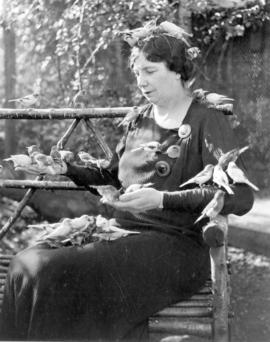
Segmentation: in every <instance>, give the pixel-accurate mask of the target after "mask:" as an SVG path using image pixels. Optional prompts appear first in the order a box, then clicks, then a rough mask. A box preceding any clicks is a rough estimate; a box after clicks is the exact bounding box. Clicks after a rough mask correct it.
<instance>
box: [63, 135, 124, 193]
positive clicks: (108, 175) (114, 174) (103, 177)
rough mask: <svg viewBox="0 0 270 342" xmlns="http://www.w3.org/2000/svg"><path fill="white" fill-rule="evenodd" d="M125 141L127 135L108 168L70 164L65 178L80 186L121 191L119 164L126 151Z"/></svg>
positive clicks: (118, 145) (118, 146)
mask: <svg viewBox="0 0 270 342" xmlns="http://www.w3.org/2000/svg"><path fill="white" fill-rule="evenodd" d="M125 141H126V135H124V136H123V137H122V139H121V140H120V142H119V143H118V144H117V146H116V149H115V152H114V154H113V156H112V159H111V161H110V163H109V165H108V166H107V167H106V168H102V167H97V166H94V165H93V166H91V167H83V166H79V165H74V164H68V165H67V172H66V174H65V176H67V177H69V178H70V179H71V180H72V181H73V182H74V183H75V184H77V185H80V186H86V187H87V186H91V185H113V186H115V187H116V188H118V189H119V188H120V187H121V183H120V181H119V179H118V163H119V158H120V156H121V155H122V153H123V151H124V149H125ZM93 193H96V191H93Z"/></svg>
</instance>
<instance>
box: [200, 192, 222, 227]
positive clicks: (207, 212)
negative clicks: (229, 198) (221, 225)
mask: <svg viewBox="0 0 270 342" xmlns="http://www.w3.org/2000/svg"><path fill="white" fill-rule="evenodd" d="M224 195H225V193H224V191H222V190H218V191H217V192H216V193H215V195H214V197H213V198H212V200H211V201H210V202H209V203H208V204H207V206H206V207H205V208H204V209H203V211H202V214H201V215H200V216H199V217H198V218H197V220H196V221H195V223H197V222H199V221H200V220H202V219H203V218H205V217H209V219H210V220H213V219H214V218H215V217H216V216H217V215H218V214H219V213H220V212H221V210H222V208H223V206H224Z"/></svg>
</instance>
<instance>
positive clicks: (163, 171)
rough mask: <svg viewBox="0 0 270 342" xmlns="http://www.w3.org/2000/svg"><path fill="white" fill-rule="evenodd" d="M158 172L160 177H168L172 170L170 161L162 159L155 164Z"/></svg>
mask: <svg viewBox="0 0 270 342" xmlns="http://www.w3.org/2000/svg"><path fill="white" fill-rule="evenodd" d="M155 168H156V172H157V174H158V175H159V176H160V177H166V176H168V174H169V173H170V172H171V168H170V165H169V163H167V162H166V161H164V160H160V161H158V162H157V163H156V165H155Z"/></svg>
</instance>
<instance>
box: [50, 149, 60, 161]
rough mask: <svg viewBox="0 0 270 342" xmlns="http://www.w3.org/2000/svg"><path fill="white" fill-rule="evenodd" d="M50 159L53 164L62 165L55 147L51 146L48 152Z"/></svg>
mask: <svg viewBox="0 0 270 342" xmlns="http://www.w3.org/2000/svg"><path fill="white" fill-rule="evenodd" d="M50 157H51V158H52V160H53V162H54V163H56V164H60V165H62V157H61V153H60V151H59V150H58V147H57V146H56V145H54V146H52V148H51V151H50Z"/></svg>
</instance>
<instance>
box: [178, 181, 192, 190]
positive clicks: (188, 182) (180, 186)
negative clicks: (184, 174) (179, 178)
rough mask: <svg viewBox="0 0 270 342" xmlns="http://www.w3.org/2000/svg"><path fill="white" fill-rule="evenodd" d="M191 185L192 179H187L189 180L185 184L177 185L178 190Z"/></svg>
mask: <svg viewBox="0 0 270 342" xmlns="http://www.w3.org/2000/svg"><path fill="white" fill-rule="evenodd" d="M191 183H193V180H192V179H189V180H188V181H186V182H185V183H183V184H181V185H179V188H182V187H183V186H185V185H188V184H191Z"/></svg>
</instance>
